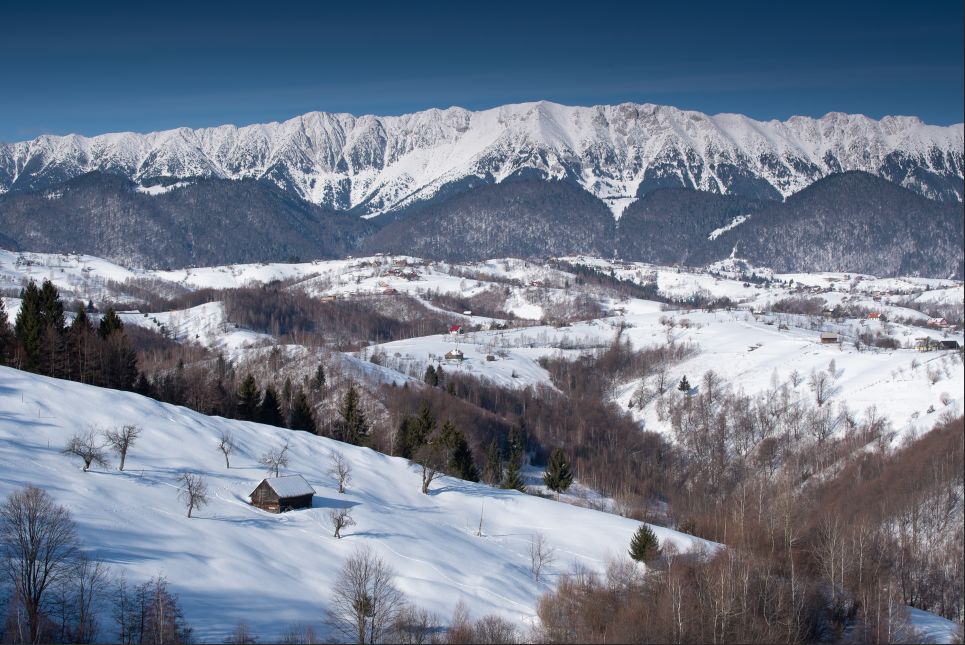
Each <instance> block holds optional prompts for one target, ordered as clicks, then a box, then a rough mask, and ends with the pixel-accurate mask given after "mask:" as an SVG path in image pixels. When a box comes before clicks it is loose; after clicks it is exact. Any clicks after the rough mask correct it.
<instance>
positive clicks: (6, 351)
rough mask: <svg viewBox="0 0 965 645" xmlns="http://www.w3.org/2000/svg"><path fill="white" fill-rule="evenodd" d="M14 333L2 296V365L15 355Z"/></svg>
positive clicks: (0, 343)
mask: <svg viewBox="0 0 965 645" xmlns="http://www.w3.org/2000/svg"><path fill="white" fill-rule="evenodd" d="M13 346H14V335H13V329H12V328H11V327H10V320H9V319H8V318H7V309H6V307H5V306H4V304H3V299H2V298H0V365H6V364H7V362H8V361H9V360H10V358H11V357H12V356H13Z"/></svg>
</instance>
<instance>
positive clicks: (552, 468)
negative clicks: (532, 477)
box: [543, 448, 573, 499]
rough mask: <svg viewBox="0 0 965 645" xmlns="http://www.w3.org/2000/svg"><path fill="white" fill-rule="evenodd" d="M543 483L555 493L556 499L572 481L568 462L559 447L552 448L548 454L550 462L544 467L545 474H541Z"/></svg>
mask: <svg viewBox="0 0 965 645" xmlns="http://www.w3.org/2000/svg"><path fill="white" fill-rule="evenodd" d="M543 483H544V484H546V487H547V488H549V489H550V490H551V491H553V492H554V493H556V499H559V498H560V493H563V492H565V491H566V489H567V488H569V487H570V484H572V483H573V473H572V471H571V470H570V463H569V461H567V459H566V455H565V454H563V450H562V449H560V448H554V449H553V452H552V453H551V454H550V462H549V464H548V465H547V467H546V474H545V475H543Z"/></svg>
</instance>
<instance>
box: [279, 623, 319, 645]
mask: <svg viewBox="0 0 965 645" xmlns="http://www.w3.org/2000/svg"><path fill="white" fill-rule="evenodd" d="M278 642H279V643H281V644H282V645H301V643H320V642H321V641H320V640H319V639H318V637H317V636H316V635H315V628H314V627H312V626H311V625H303V624H300V623H295V624H293V625H289V626H288V629H287V630H286V631H285V633H284V634H283V635H282V637H281V639H280V640H279V641H278Z"/></svg>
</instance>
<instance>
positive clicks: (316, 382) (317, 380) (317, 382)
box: [312, 363, 325, 391]
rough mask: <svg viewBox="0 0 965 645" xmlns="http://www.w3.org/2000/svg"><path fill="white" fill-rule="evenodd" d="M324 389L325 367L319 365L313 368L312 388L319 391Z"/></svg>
mask: <svg viewBox="0 0 965 645" xmlns="http://www.w3.org/2000/svg"><path fill="white" fill-rule="evenodd" d="M323 387H325V366H324V365H323V364H321V363H319V364H318V367H316V368H315V376H313V377H312V388H313V389H314V390H316V391H317V390H320V389H322V388H323Z"/></svg>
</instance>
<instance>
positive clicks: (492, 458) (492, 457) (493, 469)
mask: <svg viewBox="0 0 965 645" xmlns="http://www.w3.org/2000/svg"><path fill="white" fill-rule="evenodd" d="M483 479H484V480H486V483H487V484H489V485H490V486H499V485H500V484H501V483H502V481H503V451H502V450H500V449H499V442H498V441H496V440H495V439H493V440H492V441H490V442H489V447H488V448H486V469H485V471H484V472H483Z"/></svg>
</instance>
